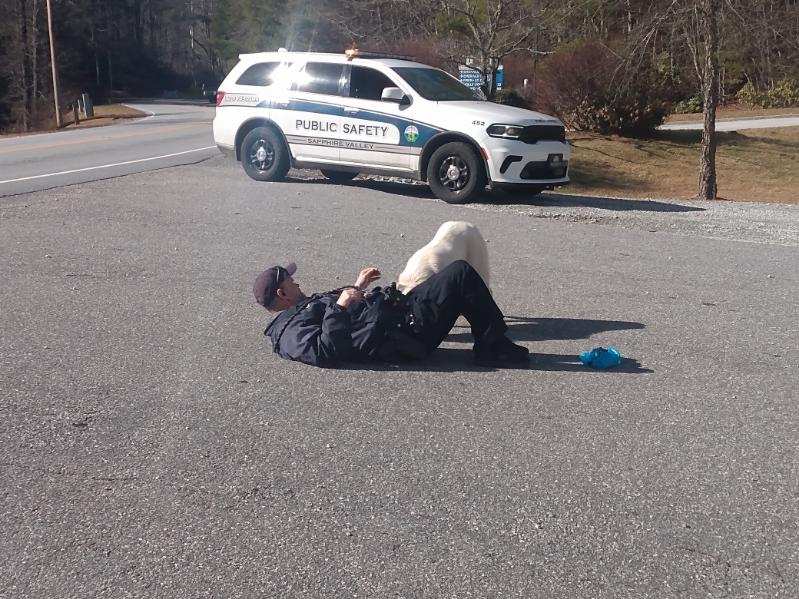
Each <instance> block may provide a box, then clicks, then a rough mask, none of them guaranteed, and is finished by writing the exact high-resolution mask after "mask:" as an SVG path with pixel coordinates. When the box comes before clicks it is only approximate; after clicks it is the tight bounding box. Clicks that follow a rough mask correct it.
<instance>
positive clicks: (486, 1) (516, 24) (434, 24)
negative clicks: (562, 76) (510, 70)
mask: <svg viewBox="0 0 799 599" xmlns="http://www.w3.org/2000/svg"><path fill="white" fill-rule="evenodd" d="M342 4H343V5H345V8H346V10H343V11H341V13H340V14H339V15H338V16H336V17H335V19H334V20H335V22H336V23H338V24H339V26H340V27H341V28H342V29H343V30H344V31H345V32H347V33H348V34H349V35H351V36H352V37H353V38H355V39H356V40H365V41H371V40H374V39H378V38H381V39H382V40H384V41H385V40H387V39H393V40H402V39H407V38H411V39H414V38H415V39H426V40H435V43H436V45H437V49H438V52H439V53H440V55H441V58H442V59H444V60H445V61H446V62H448V63H450V64H451V65H463V64H465V63H466V59H467V58H471V59H473V61H474V62H472V64H471V65H470V66H472V67H473V68H475V69H476V70H478V71H480V73H481V74H482V75H483V77H484V79H485V81H486V85H487V92H488V95H489V96H493V95H494V93H495V92H496V73H497V69H498V67H499V65H500V64H501V63H502V59H503V58H505V57H506V56H508V55H510V54H514V53H517V52H525V53H528V54H530V55H536V54H542V53H545V52H542V51H541V50H540V49H539V48H538V47H537V46H536V41H537V40H538V39H539V36H538V33H539V32H540V29H541V23H542V22H543V21H544V20H545V19H544V17H545V16H546V11H547V9H548V7H549V5H550V2H549V1H548V0H414V1H411V0H395V1H392V2H388V1H386V0H342Z"/></svg>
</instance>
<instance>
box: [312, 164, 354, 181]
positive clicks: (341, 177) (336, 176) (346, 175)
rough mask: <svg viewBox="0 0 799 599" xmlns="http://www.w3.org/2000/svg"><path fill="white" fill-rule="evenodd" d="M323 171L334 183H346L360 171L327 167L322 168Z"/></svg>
mask: <svg viewBox="0 0 799 599" xmlns="http://www.w3.org/2000/svg"><path fill="white" fill-rule="evenodd" d="M321 171H322V174H323V175H324V176H325V178H326V179H328V180H329V181H332V182H333V183H346V182H347V181H352V180H353V179H354V178H355V177H357V176H358V173H352V172H349V171H331V170H330V169H326V168H323V169H321Z"/></svg>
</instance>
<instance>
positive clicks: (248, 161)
mask: <svg viewBox="0 0 799 599" xmlns="http://www.w3.org/2000/svg"><path fill="white" fill-rule="evenodd" d="M290 164H291V160H290V159H289V152H288V149H287V148H286V144H285V143H283V139H282V138H281V137H280V135H278V133H277V132H276V131H275V130H274V129H272V128H270V127H256V128H255V129H253V130H252V131H250V132H249V133H248V134H247V135H246V136H245V138H244V141H242V142H241V166H243V167H244V172H245V173H247V174H248V175H249V176H250V177H251V178H253V179H255V180H256V181H281V180H282V179H283V178H284V177H285V176H286V173H288V172H289V166H290Z"/></svg>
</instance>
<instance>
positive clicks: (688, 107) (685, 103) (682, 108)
mask: <svg viewBox="0 0 799 599" xmlns="http://www.w3.org/2000/svg"><path fill="white" fill-rule="evenodd" d="M674 112H675V113H677V114H692V113H695V112H702V98H700V97H699V96H691V97H690V98H688V99H686V100H682V101H681V102H677V103H676V104H675V105H674Z"/></svg>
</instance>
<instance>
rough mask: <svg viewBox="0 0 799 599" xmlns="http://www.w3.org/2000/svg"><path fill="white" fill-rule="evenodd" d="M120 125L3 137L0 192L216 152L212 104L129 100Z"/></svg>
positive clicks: (108, 174)
mask: <svg viewBox="0 0 799 599" xmlns="http://www.w3.org/2000/svg"><path fill="white" fill-rule="evenodd" d="M130 106H132V107H133V108H137V109H139V110H142V111H144V112H147V113H150V115H151V116H149V117H146V118H142V119H132V120H129V121H124V122H122V123H121V124H118V125H110V126H107V127H94V128H87V129H71V130H65V131H59V132H57V133H42V134H37V135H26V136H21V137H5V138H0V197H3V196H8V195H13V194H18V193H26V192H30V191H39V190H44V189H51V188H54V187H59V186H63V185H69V184H75V183H84V182H87V181H97V180H99V179H104V178H109V177H117V176H120V175H125V174H130V173H139V172H145V171H152V170H156V169H158V168H165V167H170V166H175V165H179V164H188V163H191V162H196V161H198V160H202V159H204V158H207V157H209V156H212V155H215V154H216V153H217V150H216V147H215V146H214V140H213V135H212V134H211V127H210V123H211V121H212V120H213V118H214V109H213V107H211V106H189V105H178V104H174V105H173V104H142V105H138V104H130Z"/></svg>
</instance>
